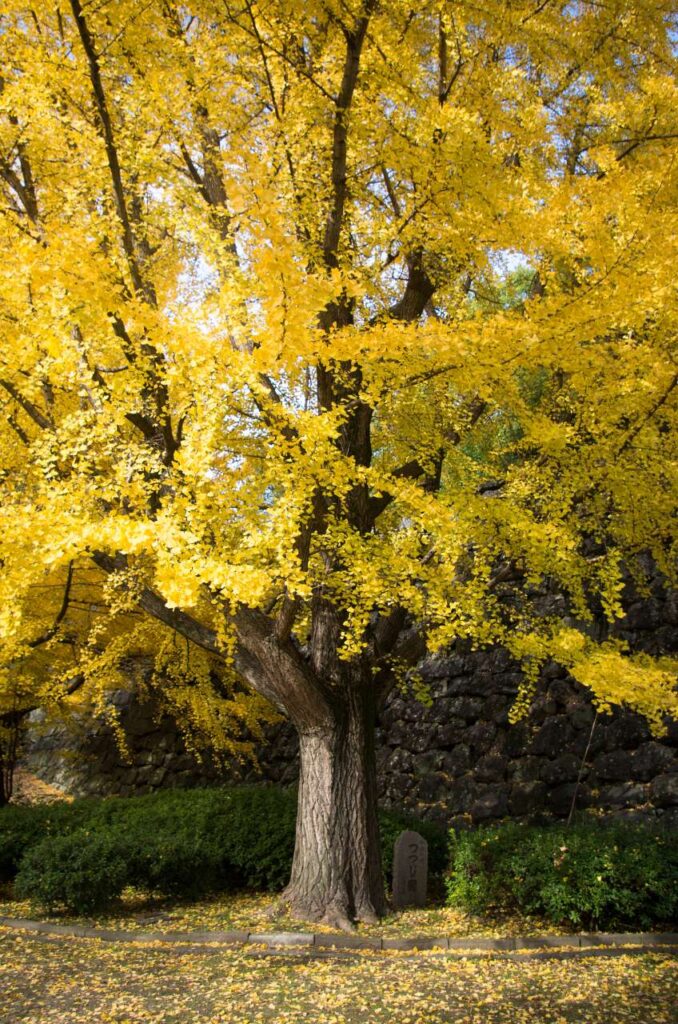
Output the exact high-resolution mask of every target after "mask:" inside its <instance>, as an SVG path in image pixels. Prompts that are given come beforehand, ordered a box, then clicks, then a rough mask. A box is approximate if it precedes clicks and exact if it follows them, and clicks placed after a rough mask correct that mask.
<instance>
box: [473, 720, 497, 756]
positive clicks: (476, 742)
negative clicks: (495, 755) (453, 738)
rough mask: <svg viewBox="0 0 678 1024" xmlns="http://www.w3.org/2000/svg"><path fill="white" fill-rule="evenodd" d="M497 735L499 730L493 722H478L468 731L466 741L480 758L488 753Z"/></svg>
mask: <svg viewBox="0 0 678 1024" xmlns="http://www.w3.org/2000/svg"><path fill="white" fill-rule="evenodd" d="M496 735H497V728H496V726H495V725H493V724H492V722H476V723H475V725H472V726H471V727H470V728H469V729H468V730H467V732H466V737H465V739H466V742H467V743H470V745H471V747H472V749H473V752H474V754H475V756H478V755H480V754H486V753H488V751H489V750H490V748H491V746H492V743H493V742H494V738H495V736H496Z"/></svg>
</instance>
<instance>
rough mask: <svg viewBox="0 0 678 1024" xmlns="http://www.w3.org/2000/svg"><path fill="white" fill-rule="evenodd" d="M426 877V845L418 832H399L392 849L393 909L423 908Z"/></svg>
mask: <svg viewBox="0 0 678 1024" xmlns="http://www.w3.org/2000/svg"><path fill="white" fill-rule="evenodd" d="M427 876H428V843H427V842H426V840H425V839H424V837H423V836H420V835H419V833H418V832H409V831H407V832H401V833H400V835H399V836H398V838H397V839H396V841H395V846H394V848H393V905H394V907H396V909H401V908H402V907H423V906H424V904H425V903H426V881H427Z"/></svg>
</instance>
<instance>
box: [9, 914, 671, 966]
mask: <svg viewBox="0 0 678 1024" xmlns="http://www.w3.org/2000/svg"><path fill="white" fill-rule="evenodd" d="M0 927H4V928H8V929H12V930H15V931H22V932H29V933H33V934H35V935H40V936H44V937H49V936H51V937H54V938H56V937H70V938H86V939H99V940H103V941H105V942H130V943H135V944H141V945H144V944H146V945H148V944H158V943H162V944H165V945H169V946H176V948H177V951H181V952H185V951H195V952H205V951H207V950H209V949H210V948H214V947H220V946H238V947H248V946H251V947H254V948H253V950H252V952H255V951H256V952H258V953H262V952H267V953H274V952H277V953H280V952H284V953H287V954H292V953H298V954H300V953H302V952H303V953H304V954H305V955H309V954H311V953H313V954H319V953H321V952H322V951H325V952H329V951H332V952H333V953H335V954H336V952H345V953H351V952H352V951H357V950H374V951H381V950H383V951H386V950H396V951H402V952H405V951H409V952H421V951H423V950H432V951H437V952H440V953H447V954H448V955H450V954H452V955H454V954H455V951H456V955H458V956H468V955H469V953H476V954H479V955H482V956H484V957H486V956H487V955H488V953H504V954H505V953H513V954H517V955H518V956H520V957H525V956H540V957H545V956H554V957H555V956H557V957H558V958H563V957H579V956H592V955H601V954H602V955H607V956H610V955H614V954H615V953H616V952H618V953H622V954H624V953H629V952H632V951H637V952H650V951H654V952H670V951H672V950H674V949H675V950H677V951H678V933H673V932H635V933H632V932H618V933H610V932H588V933H582V934H579V935H536V936H516V937H511V938H499V939H491V938H486V937H480V936H479V937H477V938H476V937H474V936H463V937H461V938H460V937H458V936H452V937H451V936H444V935H441V936H430V935H425V936H424V935H419V936H416V935H415V936H412V937H410V938H382V937H374V936H360V935H350V934H344V933H327V932H325V933H315V934H314V933H311V932H246V931H205V932H133V931H121V930H120V931H119V930H114V929H109V928H92V927H88V926H85V925H67V924H66V925H62V924H51V923H50V922H46V921H30V920H27V919H25V918H14V917H0ZM261 947H264V948H263V949H262V948H261ZM549 950H552V951H553V952H552V953H549ZM531 951H533V952H531Z"/></svg>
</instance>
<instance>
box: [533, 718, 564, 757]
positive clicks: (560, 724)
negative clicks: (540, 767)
mask: <svg viewBox="0 0 678 1024" xmlns="http://www.w3.org/2000/svg"><path fill="white" fill-rule="evenodd" d="M571 739H572V725H571V724H570V722H569V720H568V718H567V716H565V715H555V716H554V717H552V718H548V719H547V720H546V721H545V722H544V724H543V725H542V726H540V728H539V729H537V731H536V732H535V733H534V735H533V736H532V739H531V741H530V744H529V751H530V753H531V754H536V755H537V756H541V757H550V758H555V757H557V756H558V755H559V754H560V753H562V751H563V750H566V749H567V747H568V744H569V743H570V741H571Z"/></svg>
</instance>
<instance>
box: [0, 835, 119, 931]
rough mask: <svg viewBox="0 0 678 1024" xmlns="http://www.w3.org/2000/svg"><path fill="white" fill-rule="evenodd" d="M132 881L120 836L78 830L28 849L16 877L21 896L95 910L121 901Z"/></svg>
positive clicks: (74, 909) (58, 905)
mask: <svg viewBox="0 0 678 1024" xmlns="http://www.w3.org/2000/svg"><path fill="white" fill-rule="evenodd" d="M126 883H127V861H126V859H125V853H124V850H122V849H121V847H120V843H119V841H118V839H117V837H116V836H114V835H111V834H109V833H108V832H105V831H103V830H102V831H99V832H94V833H92V832H89V831H86V830H85V829H79V830H77V831H75V832H71V833H69V834H68V835H63V836H52V837H50V838H48V839H43V840H42V842H40V843H37V845H36V846H33V847H32V848H31V849H30V850H28V851H27V852H26V854H25V855H24V857H23V859H22V861H21V867H20V869H19V873H18V874H17V876H16V881H15V891H16V893H17V895H18V896H19V897H26V898H29V899H32V900H35V901H36V902H37V903H40V904H41V905H42V906H44V907H47V908H48V909H50V910H52V909H55V908H61V907H64V908H65V909H66V910H69V911H72V912H79V913H85V914H87V913H93V912H94V911H97V910H101V909H103V908H104V907H106V906H108V905H109V904H110V903H112V902H113V901H114V900H116V899H117V898H118V897H119V896H120V894H121V892H122V890H123V888H124V887H125V885H126Z"/></svg>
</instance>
